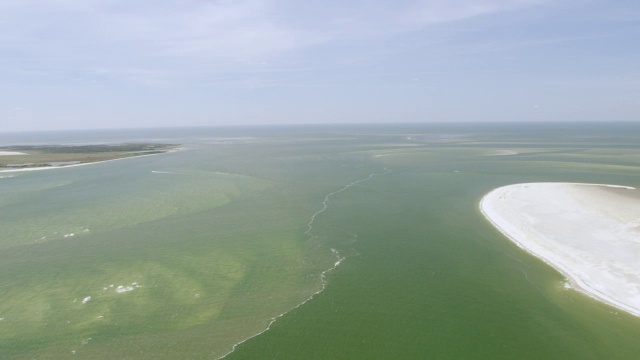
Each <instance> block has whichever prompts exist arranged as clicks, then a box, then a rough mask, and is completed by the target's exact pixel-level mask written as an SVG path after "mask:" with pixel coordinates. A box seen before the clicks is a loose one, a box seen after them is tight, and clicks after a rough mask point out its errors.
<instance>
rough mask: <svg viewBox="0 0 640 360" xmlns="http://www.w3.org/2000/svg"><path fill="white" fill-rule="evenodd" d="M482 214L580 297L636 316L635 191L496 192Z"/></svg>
mask: <svg viewBox="0 0 640 360" xmlns="http://www.w3.org/2000/svg"><path fill="white" fill-rule="evenodd" d="M480 209H481V211H482V213H483V214H484V216H485V217H486V218H487V219H488V220H489V221H490V222H491V223H492V224H493V225H494V226H495V227H496V228H498V229H499V230H500V231H501V232H502V233H503V234H504V235H506V236H507V237H508V238H509V239H511V240H512V241H513V242H515V243H516V244H517V245H518V246H520V247H521V248H522V249H524V250H526V251H528V252H529V253H531V254H533V255H535V256H537V257H539V258H540V259H542V260H544V261H545V262H547V263H548V264H549V265H551V266H553V267H554V268H556V269H557V270H559V271H560V272H562V273H563V274H564V275H565V276H566V277H567V278H568V280H569V283H568V284H567V287H569V286H572V287H574V288H575V289H577V290H579V291H582V292H583V293H585V294H587V295H589V296H591V297H593V298H595V299H598V300H600V301H603V302H606V303H608V304H610V305H613V306H615V307H617V308H619V309H622V310H625V311H627V312H629V313H631V314H633V315H636V316H640V194H639V192H638V191H636V190H635V188H632V187H627V186H617V185H600V184H575V183H528V184H515V185H509V186H504V187H500V188H498V189H495V190H493V191H491V192H489V193H488V194H487V195H485V196H484V197H483V199H482V200H481V202H480Z"/></svg>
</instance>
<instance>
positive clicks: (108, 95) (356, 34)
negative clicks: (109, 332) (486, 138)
mask: <svg viewBox="0 0 640 360" xmlns="http://www.w3.org/2000/svg"><path fill="white" fill-rule="evenodd" d="M638 39H640V2H637V1H605V0H580V1H578V0H562V1H551V0H476V1H472V0H448V1H445V0H421V1H420V0H398V1H383V0H368V1H364V0H354V1H334V0H328V1H323V2H311V3H309V2H303V1H294V0H236V1H227V0H222V1H215V0H159V1H154V2H150V1H141V0H47V1H41V0H3V1H2V2H0V62H1V64H0V79H1V81H0V132H9V131H26V130H64V129H99V128H129V127H131V128H140V127H171V126H216V125H249V124H311V123H314V124H317V123H382V122H384V123H411V122H473V121H639V120H640V40H638Z"/></svg>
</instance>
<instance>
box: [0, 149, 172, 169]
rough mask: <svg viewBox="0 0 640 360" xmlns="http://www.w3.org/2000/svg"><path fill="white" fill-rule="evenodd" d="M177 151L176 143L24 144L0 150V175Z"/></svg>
mask: <svg viewBox="0 0 640 360" xmlns="http://www.w3.org/2000/svg"><path fill="white" fill-rule="evenodd" d="M175 150H178V145H176V144H155V143H128V144H98V145H28V146H8V147H4V148H1V149H0V172H16V171H33V170H45V169H57V168H62V167H72V166H79V165H87V164H95V163H99V162H104V161H111V160H119V159H125V158H130V157H137V156H148V155H156V154H162V153H166V152H170V151H175Z"/></svg>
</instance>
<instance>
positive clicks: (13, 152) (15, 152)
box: [0, 150, 27, 156]
mask: <svg viewBox="0 0 640 360" xmlns="http://www.w3.org/2000/svg"><path fill="white" fill-rule="evenodd" d="M9 155H27V154H25V153H23V152H18V151H4V150H0V156H9Z"/></svg>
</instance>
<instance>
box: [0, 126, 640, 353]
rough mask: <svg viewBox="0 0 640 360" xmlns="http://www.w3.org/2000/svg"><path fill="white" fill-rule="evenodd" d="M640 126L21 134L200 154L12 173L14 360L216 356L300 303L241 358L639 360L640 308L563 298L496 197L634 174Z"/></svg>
mask: <svg viewBox="0 0 640 360" xmlns="http://www.w3.org/2000/svg"><path fill="white" fill-rule="evenodd" d="M639 136H640V125H637V124H609V125H607V124H600V125H598V124H591V125H584V124H555V125H552V124H518V125H498V124H475V125H470V124H456V125H413V126H409V125H406V126H399V125H398V126H364V125H363V126H336V127H329V126H326V127H290V128H279V127H273V128H236V129H233V128H227V129H225V128H220V129H181V130H173V131H169V130H150V131H143V130H137V131H130V132H105V133H96V132H90V133H82V132H77V133H50V134H47V133H42V134H35V135H33V136H32V137H31V138H24V139H23V138H20V135H15V136H11V135H7V134H5V135H3V136H2V137H0V145H8V144H10V143H17V142H21V141H22V142H27V141H32V142H38V143H47V142H49V143H53V142H55V143H82V142H92V143H99V142H101V141H102V142H120V141H122V142H124V141H131V140H144V141H149V140H155V141H165V142H171V143H175V142H178V143H182V144H183V145H184V148H185V149H184V150H183V151H180V152H175V153H170V154H163V155H157V156H150V157H142V158H134V159H126V160H119V161H114V162H108V163H102V164H94V165H89V166H82V167H76V168H67V169H57V170H46V171H37V172H28V173H6V174H0V176H12V177H6V178H0V229H2V231H1V233H0V234H1V235H0V318H2V320H0V358H8V359H32V358H37V359H60V358H84V359H112V358H128V359H156V358H165V359H205V358H208V359H215V358H218V357H220V356H222V355H224V354H226V353H228V352H229V351H231V350H232V345H233V344H235V343H238V342H240V341H242V340H244V339H246V338H249V337H252V336H253V335H255V334H257V333H260V332H262V331H264V329H265V328H266V327H267V325H268V324H269V323H270V322H271V320H270V319H271V318H273V317H276V316H278V315H280V314H282V313H286V315H284V316H282V317H279V318H278V319H277V321H275V322H274V323H273V324H272V325H271V326H270V329H269V330H268V331H266V332H264V333H262V334H261V335H259V336H256V337H252V338H251V339H250V340H248V341H246V342H243V343H242V344H241V345H239V346H238V347H237V348H236V349H235V351H234V352H233V353H231V354H230V355H228V356H227V358H229V359H234V358H235V359H353V358H377V359H398V358H429V359H451V358H463V359H464V358H473V359H475V358H486V359H496V358H500V359H514V358H518V359H522V358H524V359H540V358H557V359H567V358H579V359H634V358H636V356H637V354H638V352H639V351H640V345H639V344H638V343H637V341H636V339H637V338H638V336H639V335H640V320H639V319H638V318H636V317H633V316H631V315H627V314H625V313H622V312H620V311H618V310H616V309H614V308H611V307H609V306H606V305H603V304H601V303H598V302H596V301H594V300H592V299H590V298H588V297H586V296H584V295H582V294H580V293H577V292H575V291H572V290H565V289H564V288H563V284H564V279H563V277H562V276H561V275H560V274H559V273H557V272H556V271H554V270H553V269H551V268H550V267H549V266H547V265H546V264H544V263H542V262H541V261H539V260H537V259H536V258H534V257H532V256H530V255H528V254H526V253H524V252H523V251H521V250H520V249H519V248H517V247H516V246H515V245H513V244H511V243H510V242H509V241H508V240H507V239H505V238H504V237H503V236H502V235H501V234H500V233H499V232H498V231H497V230H495V229H493V228H492V227H491V226H490V224H489V223H488V222H487V221H486V220H485V219H484V218H483V217H482V215H481V214H480V212H479V210H478V201H479V200H480V198H481V197H482V196H483V195H484V194H485V193H486V192H488V191H490V190H491V189H493V188H496V187H499V186H503V185H506V184H512V183H518V182H532V181H571V182H590V183H594V182H595V183H612V184H619V185H629V186H637V185H638V184H640V167H639V166H640V147H639V146H638V145H637V144H636V139H638V138H639ZM513 153H517V154H513ZM498 154H512V155H498ZM371 174H379V175H375V176H373V177H370V175H371ZM360 180H364V181H361V182H358V181H360ZM354 182H357V183H354ZM349 184H353V185H352V186H349V187H347V186H348V185H349ZM325 200H326V201H325ZM324 205H326V208H324ZM314 214H316V216H315V217H314ZM311 219H313V222H311V231H308V229H309V227H308V225H309V222H310V221H311ZM307 231H308V232H307ZM70 234H73V236H71V235H70ZM65 235H67V236H66V237H65ZM343 257H344V258H345V259H344V260H343V261H342V262H340V265H339V266H338V267H336V268H335V269H333V270H331V271H329V272H326V273H325V275H324V276H323V275H321V274H323V272H325V271H326V270H327V269H331V268H332V267H333V266H334V265H335V263H336V261H338V260H339V259H342V258H343ZM323 278H324V280H323ZM111 285H113V287H111ZM325 285H326V288H325V290H324V291H322V292H320V293H319V294H317V295H315V296H314V297H313V299H312V300H311V301H308V302H306V303H304V305H302V306H299V307H296V306H297V305H298V304H300V303H302V302H304V301H305V300H307V299H308V298H309V297H310V296H312V294H314V293H316V292H318V291H319V290H321V289H322V288H323V287H324V286H325ZM118 286H122V288H121V290H129V291H123V292H120V293H119V292H117V291H116V289H117V287H118ZM89 297H90V298H89ZM83 301H84V303H83ZM292 309H293V310H292Z"/></svg>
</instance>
